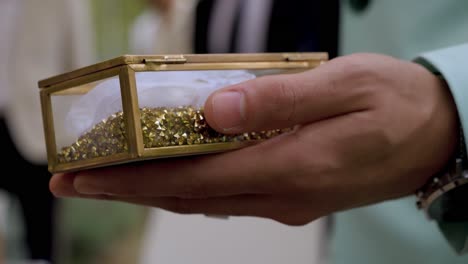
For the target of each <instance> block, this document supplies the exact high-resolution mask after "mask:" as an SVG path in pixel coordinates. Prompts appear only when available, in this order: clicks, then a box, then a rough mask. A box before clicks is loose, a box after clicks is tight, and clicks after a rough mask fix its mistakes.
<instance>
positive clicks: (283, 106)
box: [205, 63, 363, 134]
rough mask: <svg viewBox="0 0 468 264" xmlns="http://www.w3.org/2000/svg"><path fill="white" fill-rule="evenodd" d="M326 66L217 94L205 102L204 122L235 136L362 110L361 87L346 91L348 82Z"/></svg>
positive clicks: (240, 85)
mask: <svg viewBox="0 0 468 264" xmlns="http://www.w3.org/2000/svg"><path fill="white" fill-rule="evenodd" d="M330 64H331V63H330ZM326 66H327V65H326V64H325V65H323V66H321V67H319V68H317V69H315V70H310V71H307V72H303V73H299V74H287V75H274V76H267V77H260V78H257V79H254V80H251V81H247V82H244V83H240V84H237V85H233V86H229V87H226V88H223V89H221V90H218V91H216V92H214V93H213V94H211V95H210V97H209V98H208V99H207V101H206V103H205V117H206V120H207V122H208V124H209V125H210V126H211V127H213V128H214V129H215V130H217V131H219V132H221V133H226V134H235V133H243V132H252V131H263V130H269V129H277V128H287V127H293V126H294V125H298V124H304V123H310V122H315V121H319V120H322V119H326V118H329V117H332V116H336V115H342V114H346V113H349V112H352V111H357V110H362V109H363V106H362V104H363V100H361V99H362V97H363V96H362V95H363V93H362V89H347V88H348V87H347V86H348V84H349V81H348V82H346V80H344V78H342V77H340V72H341V71H336V70H334V67H326ZM330 66H332V65H330ZM322 67H323V68H322ZM344 84H347V85H344ZM360 90H361V91H360Z"/></svg>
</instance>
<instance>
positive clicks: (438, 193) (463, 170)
mask: <svg viewBox="0 0 468 264" xmlns="http://www.w3.org/2000/svg"><path fill="white" fill-rule="evenodd" d="M467 163H468V162H467V155H466V145H465V142H464V137H463V130H462V129H460V144H459V146H458V150H457V152H456V154H455V157H454V158H453V159H452V161H451V162H450V164H448V165H447V167H446V168H445V169H444V170H443V171H442V172H441V173H439V174H438V175H436V176H435V177H433V178H432V179H431V181H429V182H428V183H427V184H426V185H425V186H423V187H422V188H421V189H420V190H419V191H418V192H417V198H418V201H417V206H418V208H419V209H421V210H424V211H425V212H426V215H427V217H428V218H429V219H431V220H435V221H437V222H438V224H439V227H440V229H441V231H442V233H444V235H445V236H446V238H447V239H448V240H449V242H450V243H451V244H452V246H453V247H454V248H455V250H456V251H457V252H458V253H460V254H464V253H468V164H467Z"/></svg>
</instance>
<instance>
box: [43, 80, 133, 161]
mask: <svg viewBox="0 0 468 264" xmlns="http://www.w3.org/2000/svg"><path fill="white" fill-rule="evenodd" d="M51 98H52V111H53V117H54V125H55V137H56V141H57V159H58V162H59V163H66V162H74V161H79V160H87V159H92V158H98V157H108V156H112V155H114V154H119V153H124V152H127V150H128V146H127V136H126V130H125V124H124V120H123V113H122V100H121V92H120V81H119V77H118V76H115V77H111V78H107V79H104V80H100V81H96V82H92V83H88V84H85V85H81V86H77V87H73V88H70V89H67V90H64V91H61V92H56V93H54V94H52V96H51Z"/></svg>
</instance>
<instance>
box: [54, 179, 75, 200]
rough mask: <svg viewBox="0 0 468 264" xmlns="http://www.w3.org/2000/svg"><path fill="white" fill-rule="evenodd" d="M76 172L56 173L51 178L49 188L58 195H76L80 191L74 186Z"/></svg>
mask: <svg viewBox="0 0 468 264" xmlns="http://www.w3.org/2000/svg"><path fill="white" fill-rule="evenodd" d="M74 178H75V174H55V175H53V177H52V179H50V183H49V189H50V191H51V192H52V193H53V194H54V195H55V196H56V197H74V196H77V195H78V193H77V192H76V190H75V187H74V186H73V181H74Z"/></svg>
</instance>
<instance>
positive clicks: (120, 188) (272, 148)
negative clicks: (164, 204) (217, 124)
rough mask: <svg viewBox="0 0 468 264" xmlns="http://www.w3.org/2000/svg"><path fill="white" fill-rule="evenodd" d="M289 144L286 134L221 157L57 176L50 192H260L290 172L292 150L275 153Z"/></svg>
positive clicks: (194, 195) (183, 194)
mask: <svg viewBox="0 0 468 264" xmlns="http://www.w3.org/2000/svg"><path fill="white" fill-rule="evenodd" d="M291 140H292V139H290V137H289V136H288V135H284V136H280V137H279V138H277V139H275V140H272V141H271V142H263V143H262V144H258V145H256V146H252V147H248V148H244V149H241V150H238V151H233V152H228V153H223V154H219V155H210V156H199V157H192V158H184V159H172V160H159V161H153V162H151V163H150V162H145V163H140V164H131V165H125V166H119V167H109V168H103V169H96V170H89V171H83V172H79V173H77V174H76V175H75V176H74V178H73V180H70V179H68V178H67V177H66V175H55V176H54V178H53V179H52V181H51V186H52V188H51V189H52V191H53V192H54V193H56V194H57V195H59V194H60V193H61V192H66V191H68V190H69V188H74V191H76V192H78V193H80V194H87V195H96V194H111V195H125V196H152V197H167V196H171V197H180V198H206V197H214V196H231V195H237V194H248V193H251V194H258V193H263V192H265V191H266V190H269V189H272V188H271V187H272V185H276V184H277V182H273V181H272V180H274V179H275V178H280V176H281V175H284V174H285V173H287V171H290V165H291V164H293V158H294V157H295V153H294V152H295V151H296V149H295V148H293V147H284V148H277V144H279V145H283V146H287V145H288V142H289V141H291ZM284 155H285V156H284ZM70 178H71V177H70ZM67 184H68V186H64V185H67ZM70 184H71V185H72V187H70V186H69V185H70ZM273 188H276V186H273Z"/></svg>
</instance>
